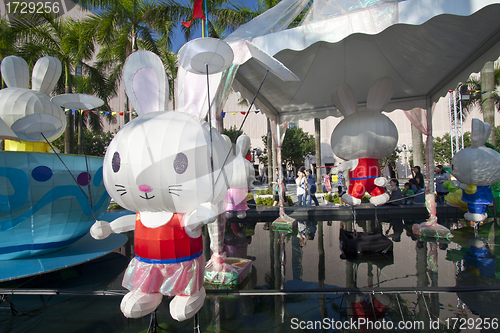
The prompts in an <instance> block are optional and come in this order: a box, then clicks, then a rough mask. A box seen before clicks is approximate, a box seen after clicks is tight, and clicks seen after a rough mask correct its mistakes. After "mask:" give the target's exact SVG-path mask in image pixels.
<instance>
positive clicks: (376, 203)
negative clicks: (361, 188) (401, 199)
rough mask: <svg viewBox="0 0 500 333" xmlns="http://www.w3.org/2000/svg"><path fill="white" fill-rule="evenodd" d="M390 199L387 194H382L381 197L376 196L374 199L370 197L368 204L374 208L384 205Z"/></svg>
mask: <svg viewBox="0 0 500 333" xmlns="http://www.w3.org/2000/svg"><path fill="white" fill-rule="evenodd" d="M390 198H391V197H390V196H389V194H387V193H384V194H381V195H377V196H375V197H371V198H370V203H371V204H372V205H374V206H380V205H383V204H385V203H386V202H387V201H389V199H390Z"/></svg>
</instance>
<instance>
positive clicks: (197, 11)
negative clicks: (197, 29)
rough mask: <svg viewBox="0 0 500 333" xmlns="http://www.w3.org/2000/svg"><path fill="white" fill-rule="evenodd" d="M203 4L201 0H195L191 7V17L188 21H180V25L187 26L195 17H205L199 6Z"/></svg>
mask: <svg viewBox="0 0 500 333" xmlns="http://www.w3.org/2000/svg"><path fill="white" fill-rule="evenodd" d="M202 4H203V0H196V1H195V2H194V7H193V18H192V19H191V20H190V21H187V22H182V25H183V26H185V27H186V28H189V27H190V26H191V23H192V22H193V20H194V19H195V18H201V19H203V20H204V19H205V14H203V9H202V8H201V5H202Z"/></svg>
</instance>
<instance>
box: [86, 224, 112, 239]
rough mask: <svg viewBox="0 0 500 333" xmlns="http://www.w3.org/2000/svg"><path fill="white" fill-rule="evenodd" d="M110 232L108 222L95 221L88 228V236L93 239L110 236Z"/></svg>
mask: <svg viewBox="0 0 500 333" xmlns="http://www.w3.org/2000/svg"><path fill="white" fill-rule="evenodd" d="M111 233H112V230H111V226H110V223H109V222H106V221H95V223H94V224H93V225H92V227H91V228H90V235H91V236H92V237H93V238H95V239H104V238H106V237H108V236H109V235H111Z"/></svg>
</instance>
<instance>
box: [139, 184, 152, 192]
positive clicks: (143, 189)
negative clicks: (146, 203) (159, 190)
mask: <svg viewBox="0 0 500 333" xmlns="http://www.w3.org/2000/svg"><path fill="white" fill-rule="evenodd" d="M151 190H152V188H151V186H149V185H139V191H141V192H144V193H148V192H151Z"/></svg>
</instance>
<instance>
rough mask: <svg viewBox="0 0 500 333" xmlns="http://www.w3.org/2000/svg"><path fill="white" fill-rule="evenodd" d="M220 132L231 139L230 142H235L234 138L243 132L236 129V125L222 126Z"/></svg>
mask: <svg viewBox="0 0 500 333" xmlns="http://www.w3.org/2000/svg"><path fill="white" fill-rule="evenodd" d="M222 134H225V135H227V136H228V137H229V138H230V139H231V142H232V143H236V140H237V139H238V137H239V136H240V135H242V134H243V131H242V130H239V129H237V128H236V125H235V126H232V127H229V128H224V131H222Z"/></svg>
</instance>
